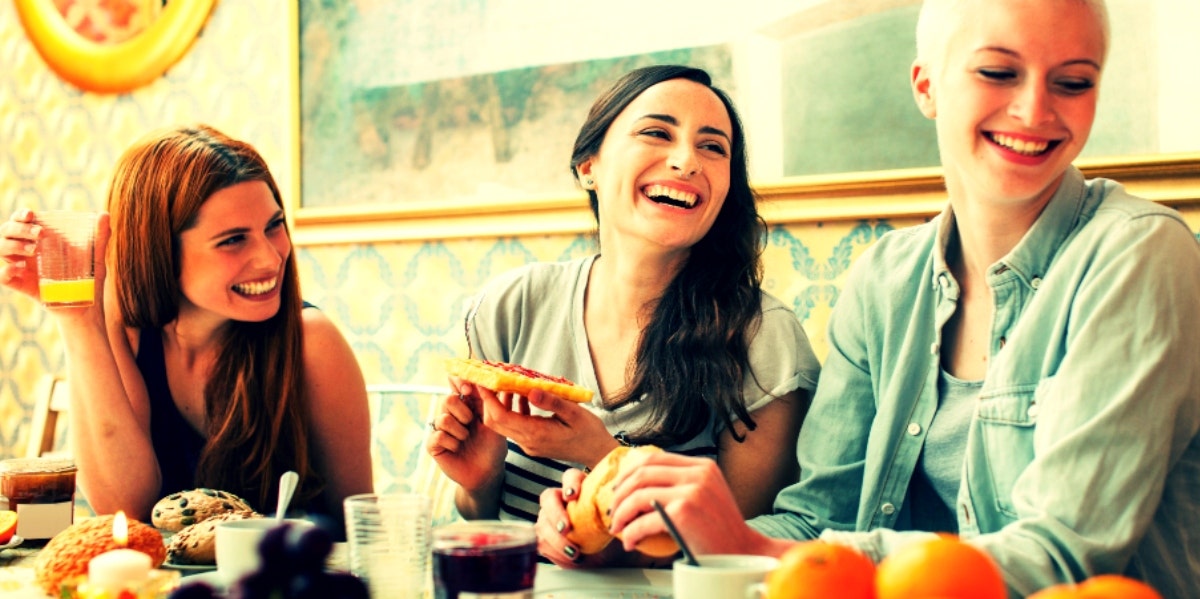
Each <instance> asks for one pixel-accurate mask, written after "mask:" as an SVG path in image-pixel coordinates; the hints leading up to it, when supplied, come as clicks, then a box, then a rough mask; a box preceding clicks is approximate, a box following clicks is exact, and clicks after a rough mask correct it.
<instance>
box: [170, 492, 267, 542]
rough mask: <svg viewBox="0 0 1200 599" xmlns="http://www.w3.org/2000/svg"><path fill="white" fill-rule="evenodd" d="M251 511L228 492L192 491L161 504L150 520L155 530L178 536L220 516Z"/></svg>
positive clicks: (174, 494)
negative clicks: (187, 528) (184, 530)
mask: <svg viewBox="0 0 1200 599" xmlns="http://www.w3.org/2000/svg"><path fill="white" fill-rule="evenodd" d="M252 511H253V510H252V509H251V508H250V504H248V503H246V501H245V500H244V499H242V498H241V497H238V496H237V495H234V494H233V493H230V492H228V491H218V490H216V489H192V490H191V491H180V492H179V493H172V494H170V495H167V496H166V497H163V498H162V499H160V500H158V503H156V504H154V510H153V511H151V512H150V519H151V521H152V522H153V523H154V527H155V528H158V529H161V530H166V531H170V532H179V531H181V530H183V529H184V528H185V527H187V526H191V525H193V524H197V523H199V522H203V521H205V520H207V519H209V518H211V517H213V516H216V515H218V514H226V513H231V512H252Z"/></svg>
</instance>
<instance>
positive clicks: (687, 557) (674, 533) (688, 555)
mask: <svg viewBox="0 0 1200 599" xmlns="http://www.w3.org/2000/svg"><path fill="white" fill-rule="evenodd" d="M650 505H652V506H654V511H656V512H658V515H659V516H662V519H663V524H666V525H667V532H668V533H670V534H671V538H672V539H675V542H676V543H677V544H678V545H679V548H680V549H682V550H683V559H684V561H686V562H687V564H688V565H689V566H699V565H700V562H698V561H696V556H695V555H693V554H692V550H691V549H688V546H687V543H684V542H683V537H682V536H680V535H679V529H677V528H675V523H674V522H671V519H670V518H669V517H667V510H664V509H663V506H662V504H661V503H659V502H658V500H657V499H651V500H650Z"/></svg>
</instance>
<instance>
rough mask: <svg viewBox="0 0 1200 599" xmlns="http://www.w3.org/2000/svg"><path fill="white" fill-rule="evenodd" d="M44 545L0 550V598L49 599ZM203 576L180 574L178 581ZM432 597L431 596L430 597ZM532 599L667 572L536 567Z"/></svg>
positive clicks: (628, 590) (593, 592) (660, 590)
mask: <svg viewBox="0 0 1200 599" xmlns="http://www.w3.org/2000/svg"><path fill="white" fill-rule="evenodd" d="M44 546H45V542H44V541H43V542H24V543H21V544H20V545H17V546H15V547H11V548H7V549H0V597H2V598H3V599H52V597H51V596H50V595H47V594H45V593H44V592H42V590H41V589H39V588H38V587H37V585H35V584H34V562H35V560H36V559H37V554H38V552H39V551H41V549H42V547H44ZM346 553H347V548H346V544H345V543H335V544H334V548H333V552H332V553H331V555H330V558H329V560H328V562H327V567H328V568H330V569H332V570H346V569H347V565H346V564H347V561H346ZM203 575H205V573H200V574H193V573H192V572H184V573H183V577H182V579H181V580H182V581H183V582H187V580H188V578H190V577H191V576H203ZM430 596H432V593H430ZM534 597H535V599H583V598H589V599H609V598H611V599H669V598H670V597H671V571H670V570H657V569H639V568H602V569H593V570H577V569H571V570H567V569H563V568H559V567H557V566H553V565H550V564H539V565H538V571H537V575H536V576H535V577H534Z"/></svg>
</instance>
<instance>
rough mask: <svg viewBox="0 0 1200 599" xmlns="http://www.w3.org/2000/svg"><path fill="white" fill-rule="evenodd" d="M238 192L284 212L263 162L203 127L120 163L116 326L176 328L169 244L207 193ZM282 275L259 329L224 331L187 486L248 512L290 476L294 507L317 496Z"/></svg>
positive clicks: (292, 266)
mask: <svg viewBox="0 0 1200 599" xmlns="http://www.w3.org/2000/svg"><path fill="white" fill-rule="evenodd" d="M247 181H262V182H264V183H266V184H267V187H269V188H270V190H271V194H272V195H273V196H274V197H275V202H276V204H278V205H279V207H280V208H281V209H282V208H283V202H282V201H281V200H280V197H279V188H278V186H277V185H276V184H275V179H274V178H273V177H272V176H271V172H270V170H269V169H268V168H267V164H266V162H265V161H264V160H263V158H262V156H260V155H259V154H258V152H257V151H256V150H255V149H254V148H253V147H252V146H250V145H249V144H247V143H245V142H242V141H238V140H235V139H232V138H230V137H228V136H226V135H225V134H223V133H221V132H220V131H217V130H216V129H213V128H212V127H208V126H205V125H197V126H192V127H180V128H175V129H171V130H167V131H164V132H161V133H157V134H154V135H152V136H150V137H148V138H146V139H144V140H142V141H140V142H138V143H137V144H135V145H134V146H133V147H131V148H130V149H129V150H127V151H126V152H125V154H124V155H123V156H122V157H121V159H120V161H119V162H118V164H117V169H116V174H115V175H114V176H113V183H112V188H111V189H110V191H109V195H108V210H109V212H110V213H111V215H112V218H111V222H112V229H113V231H112V242H111V243H110V244H109V251H110V252H111V253H110V254H109V264H112V265H115V266H116V267H117V268H116V270H117V272H118V273H119V274H117V276H115V277H114V282H115V287H116V292H117V300H118V302H119V304H120V308H121V316H122V318H123V319H124V322H125V326H127V327H132V328H136V329H153V330H156V331H161V330H162V328H163V327H165V326H166V325H167V324H169V323H170V322H171V321H173V320H175V319H176V317H177V316H178V315H179V300H180V297H181V294H182V292H181V291H180V287H179V276H180V274H181V273H180V260H179V258H180V234H181V233H183V232H184V231H187V230H188V229H190V228H192V227H194V226H195V224H196V218H197V214H198V213H199V211H200V207H201V206H202V205H203V204H204V202H205V201H207V200H208V198H209V197H211V196H212V195H213V194H214V193H216V192H217V191H220V190H222V189H225V188H227V187H230V186H233V185H237V184H239V183H244V182H247ZM284 269H285V271H284V277H283V282H282V290H281V295H280V307H279V312H278V313H276V314H275V315H274V316H272V317H271V318H269V319H267V320H265V321H262V322H240V321H233V322H230V323H229V325H228V326H227V327H226V328H225V332H224V333H223V336H222V339H221V341H220V343H221V347H220V348H219V349H218V352H217V359H216V362H215V363H214V364H213V366H212V371H211V372H210V373H209V377H208V382H207V383H206V384H205V387H204V405H205V414H206V422H207V427H208V430H207V431H206V432H207V443H206V445H205V446H204V450H203V451H202V453H201V455H200V462H199V466H198V467H197V471H196V484H198V485H200V486H205V487H212V488H217V489H225V490H228V491H231V492H234V493H237V494H239V495H242V496H243V497H245V498H246V499H248V500H250V501H251V502H253V503H255V505H256V507H258V508H259V509H265V508H266V507H268V506H271V505H273V504H274V496H275V494H276V492H277V489H276V486H277V484H278V483H277V481H278V479H279V476H280V475H281V474H282V473H283V472H286V471H287V470H295V471H296V472H297V473H299V474H300V480H301V484H300V489H298V491H297V496H298V498H300V500H301V501H307V500H309V499H311V498H312V497H313V496H315V495H316V494H317V493H319V492H320V487H321V481H320V480H319V479H318V477H317V475H316V473H315V472H314V471H313V470H312V469H311V468H310V465H309V461H310V456H309V451H308V443H307V441H306V438H307V434H306V433H307V428H308V420H309V415H308V414H307V413H306V410H305V408H304V387H303V385H302V382H303V380H304V378H303V375H304V373H303V367H302V365H303V344H304V339H303V332H302V331H303V328H302V324H301V321H300V310H301V309H302V306H303V303H302V301H301V299H300V284H299V279H298V277H297V269H296V258H295V252H292V253H289V254H288V257H287V262H286V264H285V266H284ZM115 274H116V273H115Z"/></svg>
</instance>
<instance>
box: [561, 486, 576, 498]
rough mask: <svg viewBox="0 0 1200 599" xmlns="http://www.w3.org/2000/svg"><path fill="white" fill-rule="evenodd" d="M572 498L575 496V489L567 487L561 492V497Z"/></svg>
mask: <svg viewBox="0 0 1200 599" xmlns="http://www.w3.org/2000/svg"><path fill="white" fill-rule="evenodd" d="M574 496H575V489H572V488H570V487H568V488H567V489H565V490H564V491H563V497H574Z"/></svg>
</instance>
